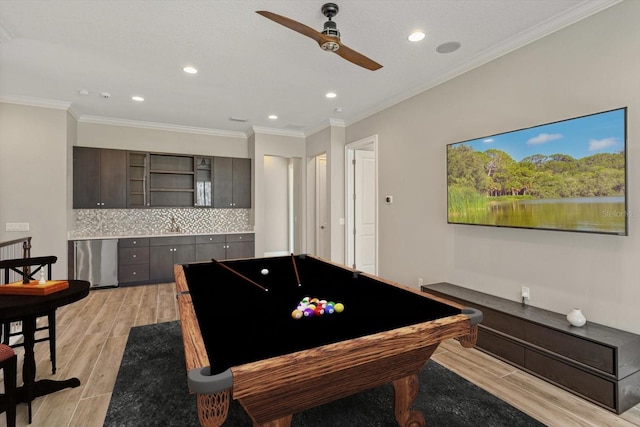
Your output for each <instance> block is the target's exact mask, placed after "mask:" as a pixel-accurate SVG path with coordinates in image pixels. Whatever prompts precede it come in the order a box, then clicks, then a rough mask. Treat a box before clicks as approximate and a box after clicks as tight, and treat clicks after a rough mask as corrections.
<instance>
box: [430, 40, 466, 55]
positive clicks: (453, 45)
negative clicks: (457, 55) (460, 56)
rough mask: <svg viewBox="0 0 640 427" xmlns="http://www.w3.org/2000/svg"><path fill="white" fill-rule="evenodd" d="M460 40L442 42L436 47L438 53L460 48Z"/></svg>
mask: <svg viewBox="0 0 640 427" xmlns="http://www.w3.org/2000/svg"><path fill="white" fill-rule="evenodd" d="M460 46H461V45H460V42H446V43H442V44H441V45H440V46H438V47H437V48H436V51H437V52H438V53H451V52H455V51H456V50H458V49H460Z"/></svg>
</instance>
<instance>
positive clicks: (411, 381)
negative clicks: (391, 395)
mask: <svg viewBox="0 0 640 427" xmlns="http://www.w3.org/2000/svg"><path fill="white" fill-rule="evenodd" d="M419 387H420V384H419V383H418V374H417V373H416V374H413V375H409V376H406V377H404V378H400V379H399V380H395V381H394V382H393V389H394V392H395V415H396V421H397V422H398V425H399V426H401V427H424V426H425V425H426V422H425V420H424V415H422V412H420V411H412V410H411V409H409V407H410V406H411V404H412V403H413V401H414V400H415V398H416V396H417V395H418V388H419Z"/></svg>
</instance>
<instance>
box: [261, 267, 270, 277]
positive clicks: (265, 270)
mask: <svg viewBox="0 0 640 427" xmlns="http://www.w3.org/2000/svg"><path fill="white" fill-rule="evenodd" d="M260 273H262V275H263V276H266V275H267V274H269V270H267V269H266V268H263V269H262V270H261V271H260Z"/></svg>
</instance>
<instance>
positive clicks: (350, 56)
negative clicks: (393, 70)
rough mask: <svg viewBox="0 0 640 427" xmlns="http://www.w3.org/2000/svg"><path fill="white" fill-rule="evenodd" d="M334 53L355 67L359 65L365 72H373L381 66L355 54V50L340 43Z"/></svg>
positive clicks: (361, 55) (359, 54)
mask: <svg viewBox="0 0 640 427" xmlns="http://www.w3.org/2000/svg"><path fill="white" fill-rule="evenodd" d="M335 53H336V54H337V55H339V56H341V57H342V58H344V59H346V60H347V61H350V62H353V63H354V64H356V65H359V66H361V67H363V68H366V69H367V70H371V71H375V70H378V69H380V68H382V65H380V64H378V63H377V62H376V61H374V60H372V59H370V58H367V57H366V56H364V55H363V54H361V53H359V52H356V51H355V50H353V49H351V48H349V47H347V46H345V45H343V44H342V43H340V49H338V50H337V51H335Z"/></svg>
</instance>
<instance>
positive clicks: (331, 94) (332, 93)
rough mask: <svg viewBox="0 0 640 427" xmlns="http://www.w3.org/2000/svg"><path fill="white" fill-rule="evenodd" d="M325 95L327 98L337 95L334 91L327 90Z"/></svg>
mask: <svg viewBox="0 0 640 427" xmlns="http://www.w3.org/2000/svg"><path fill="white" fill-rule="evenodd" d="M325 96H326V97H327V98H335V97H336V96H338V95H336V94H335V93H334V92H327V94H326V95H325Z"/></svg>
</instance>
